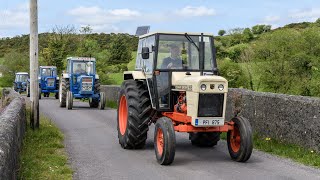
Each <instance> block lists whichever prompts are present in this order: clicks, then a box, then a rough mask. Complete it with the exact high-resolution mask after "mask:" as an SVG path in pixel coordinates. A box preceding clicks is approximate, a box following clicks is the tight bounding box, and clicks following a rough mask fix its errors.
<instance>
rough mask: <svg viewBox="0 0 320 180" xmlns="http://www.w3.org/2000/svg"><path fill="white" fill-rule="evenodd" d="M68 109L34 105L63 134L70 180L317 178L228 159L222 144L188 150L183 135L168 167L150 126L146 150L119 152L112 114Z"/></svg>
mask: <svg viewBox="0 0 320 180" xmlns="http://www.w3.org/2000/svg"><path fill="white" fill-rule="evenodd" d="M74 106H75V107H74V109H73V110H69V111H68V110H67V109H66V108H60V107H59V103H58V101H57V100H55V99H53V98H51V99H46V98H43V99H41V100H40V112H41V113H44V114H45V115H47V116H48V117H50V118H51V119H52V120H53V121H54V122H55V123H56V124H57V126H58V127H59V128H60V129H61V130H62V131H63V133H64V134H65V144H66V150H67V153H68V155H69V158H70V159H69V161H70V163H71V165H72V168H73V169H74V170H75V173H74V179H90V180H91V179H139V180H140V179H153V180H156V179H201V180H205V179H241V180H243V179H259V180H261V179H320V170H317V169H313V168H309V167H306V166H303V165H299V164H297V163H294V162H292V161H290V160H286V159H283V158H278V157H275V156H271V155H269V154H266V153H263V152H260V151H254V152H253V155H252V156H251V159H250V160H249V161H248V162H247V163H237V162H234V161H232V160H230V157H229V154H228V150H227V146H226V142H224V141H220V142H219V143H218V145H217V146H216V147H214V148H198V147H194V146H192V145H191V143H190V142H189V140H188V134H182V133H177V134H176V140H177V145H176V156H175V161H174V162H173V164H172V165H171V166H161V165H159V164H158V163H157V161H156V158H155V152H154V149H153V130H154V126H153V125H152V126H151V127H150V130H149V134H148V140H147V144H146V148H145V149H142V150H125V149H122V148H121V147H120V145H119V143H118V138H117V129H116V125H117V123H116V114H117V112H116V110H114V109H106V110H98V109H92V108H89V106H88V103H85V102H75V103H74Z"/></svg>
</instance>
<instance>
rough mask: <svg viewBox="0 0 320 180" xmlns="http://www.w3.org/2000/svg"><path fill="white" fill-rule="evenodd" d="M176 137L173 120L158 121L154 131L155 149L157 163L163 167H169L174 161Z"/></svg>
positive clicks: (164, 118)
mask: <svg viewBox="0 0 320 180" xmlns="http://www.w3.org/2000/svg"><path fill="white" fill-rule="evenodd" d="M175 148H176V136H175V131H174V128H173V123H172V120H171V119H169V118H167V117H161V118H159V119H158V120H157V122H156V125H155V130H154V149H155V153H156V157H157V161H158V163H159V164H161V165H169V164H171V163H172V162H173V160H174V155H175Z"/></svg>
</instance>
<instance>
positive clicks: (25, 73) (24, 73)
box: [16, 72, 29, 75]
mask: <svg viewBox="0 0 320 180" xmlns="http://www.w3.org/2000/svg"><path fill="white" fill-rule="evenodd" d="M16 74H19V75H20V74H21V75H29V73H27V72H17V73H16Z"/></svg>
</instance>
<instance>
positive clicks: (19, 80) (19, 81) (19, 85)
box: [13, 72, 29, 93]
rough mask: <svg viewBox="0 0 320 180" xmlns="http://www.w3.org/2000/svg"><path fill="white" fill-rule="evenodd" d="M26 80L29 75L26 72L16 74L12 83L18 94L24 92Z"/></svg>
mask: <svg viewBox="0 0 320 180" xmlns="http://www.w3.org/2000/svg"><path fill="white" fill-rule="evenodd" d="M28 79H29V74H28V73H27V72H18V73H16V74H15V80H14V82H13V89H14V90H15V91H16V92H18V93H22V92H25V91H26V90H27V86H28Z"/></svg>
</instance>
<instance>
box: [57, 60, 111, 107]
mask: <svg viewBox="0 0 320 180" xmlns="http://www.w3.org/2000/svg"><path fill="white" fill-rule="evenodd" d="M73 98H75V99H88V100H89V105H90V107H94V108H99V109H104V108H105V104H106V96H105V94H104V93H103V92H100V80H99V75H98V74H96V60H95V58H88V57H70V58H67V70H66V72H64V73H62V76H61V81H60V85H59V101H60V107H67V109H72V107H73Z"/></svg>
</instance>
